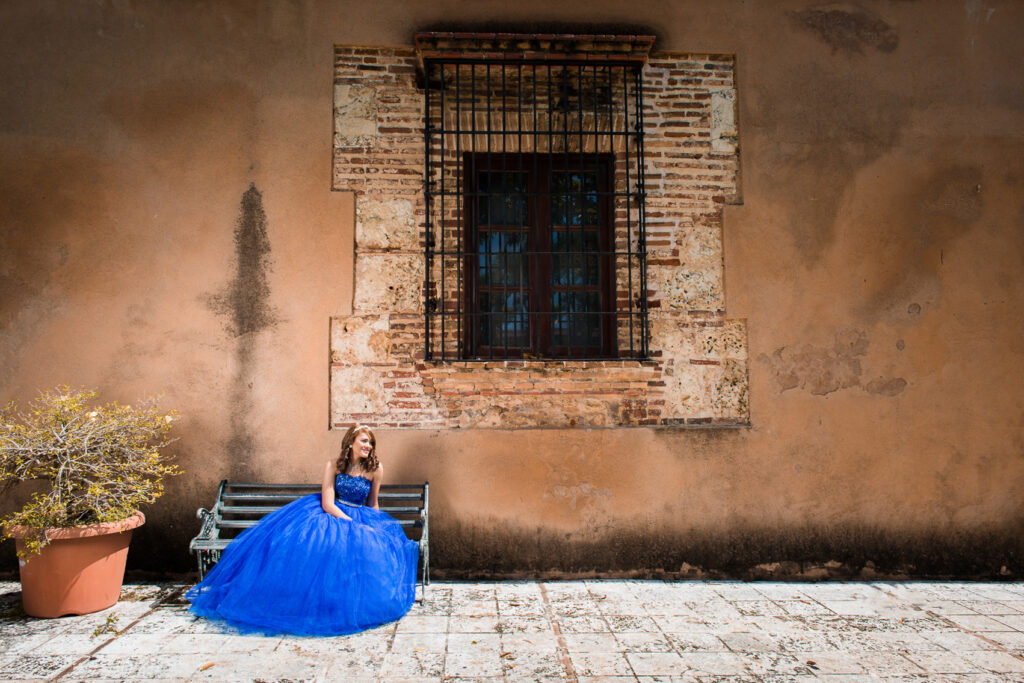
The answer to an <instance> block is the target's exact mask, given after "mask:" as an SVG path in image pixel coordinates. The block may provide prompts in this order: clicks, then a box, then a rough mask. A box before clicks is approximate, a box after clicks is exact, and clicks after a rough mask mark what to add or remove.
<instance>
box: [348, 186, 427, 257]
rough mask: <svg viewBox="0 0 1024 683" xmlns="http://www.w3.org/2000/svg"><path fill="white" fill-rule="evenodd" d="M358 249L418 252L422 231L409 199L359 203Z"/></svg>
mask: <svg viewBox="0 0 1024 683" xmlns="http://www.w3.org/2000/svg"><path fill="white" fill-rule="evenodd" d="M356 247H357V248H358V249H409V250H411V249H417V248H419V230H418V229H417V228H416V220H415V217H414V213H413V205H412V202H411V201H410V200H408V199H390V200H380V199H370V198H368V197H359V198H358V199H357V200H356Z"/></svg>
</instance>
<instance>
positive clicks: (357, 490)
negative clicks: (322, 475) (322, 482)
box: [334, 474, 370, 505]
mask: <svg viewBox="0 0 1024 683" xmlns="http://www.w3.org/2000/svg"><path fill="white" fill-rule="evenodd" d="M334 493H335V494H336V495H337V497H338V500H341V501H343V502H345V503H348V504H349V505H362V504H363V503H364V502H365V501H366V497H367V496H368V495H370V480H369V479H366V478H365V477H353V476H352V475H350V474H339V475H338V476H337V477H335V478H334Z"/></svg>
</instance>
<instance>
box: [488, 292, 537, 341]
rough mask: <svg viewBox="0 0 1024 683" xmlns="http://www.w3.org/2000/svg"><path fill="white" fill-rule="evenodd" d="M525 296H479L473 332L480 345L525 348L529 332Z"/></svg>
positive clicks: (526, 299) (513, 293) (501, 293)
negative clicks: (478, 306) (476, 319)
mask: <svg viewBox="0 0 1024 683" xmlns="http://www.w3.org/2000/svg"><path fill="white" fill-rule="evenodd" d="M528 309H529V295H528V294H527V293H526V292H495V291H492V292H485V293H481V294H480V312H479V316H480V317H479V324H478V327H477V332H478V334H479V335H480V343H481V344H483V345H488V346H494V347H505V346H508V347H509V348H522V347H526V346H529V339H530V329H529V320H528V317H527V310H528Z"/></svg>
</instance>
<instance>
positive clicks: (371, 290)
mask: <svg viewBox="0 0 1024 683" xmlns="http://www.w3.org/2000/svg"><path fill="white" fill-rule="evenodd" d="M422 290H423V257H422V256H420V255H418V254H356V283H355V297H354V299H355V301H354V303H353V308H354V310H355V311H356V313H357V314H367V313H419V312H421V311H422V310H423V303H422V300H421V292H422Z"/></svg>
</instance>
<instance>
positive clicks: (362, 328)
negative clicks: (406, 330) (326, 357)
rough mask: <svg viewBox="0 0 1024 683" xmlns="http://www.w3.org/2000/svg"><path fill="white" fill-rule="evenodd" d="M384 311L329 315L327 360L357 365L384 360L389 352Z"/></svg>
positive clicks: (389, 344)
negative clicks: (329, 341)
mask: <svg viewBox="0 0 1024 683" xmlns="http://www.w3.org/2000/svg"><path fill="white" fill-rule="evenodd" d="M390 330H391V324H390V318H389V317H388V316H387V315H350V316H347V317H343V318H331V362H332V363H345V364H351V365H358V364H360V363H385V362H387V360H388V358H389V355H390V353H391V334H390Z"/></svg>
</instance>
